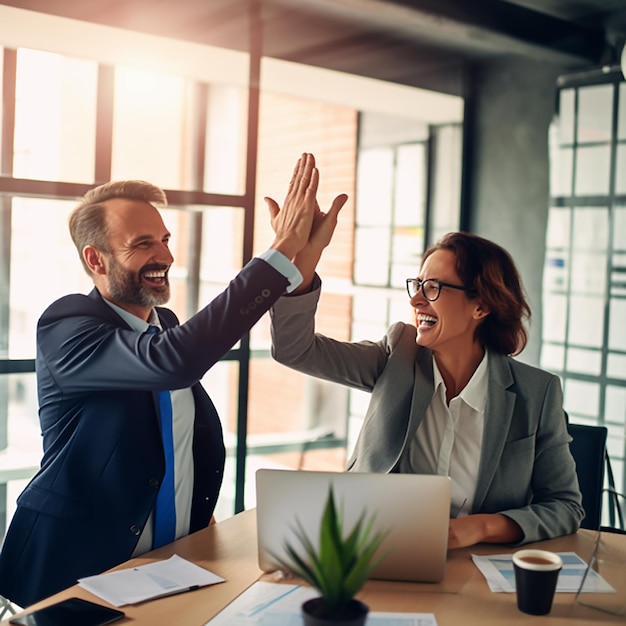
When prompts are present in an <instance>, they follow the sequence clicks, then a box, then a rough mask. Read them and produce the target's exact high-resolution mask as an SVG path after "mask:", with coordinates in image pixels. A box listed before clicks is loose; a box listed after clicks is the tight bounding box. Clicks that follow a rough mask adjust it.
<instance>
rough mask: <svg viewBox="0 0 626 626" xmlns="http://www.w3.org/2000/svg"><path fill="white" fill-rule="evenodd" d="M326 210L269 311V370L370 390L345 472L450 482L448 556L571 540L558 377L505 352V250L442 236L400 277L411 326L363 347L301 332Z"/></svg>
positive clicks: (577, 504)
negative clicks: (272, 365) (286, 290)
mask: <svg viewBox="0 0 626 626" xmlns="http://www.w3.org/2000/svg"><path fill="white" fill-rule="evenodd" d="M268 202H269V204H270V210H272V202H273V201H272V200H268ZM340 204H342V203H340V202H338V203H336V208H335V209H331V211H329V213H328V214H324V213H321V212H319V213H318V217H317V220H316V229H315V230H314V231H313V234H312V235H311V239H310V242H309V243H310V245H309V247H308V248H307V249H305V250H304V251H303V252H301V253H300V254H299V255H298V256H297V257H296V258H295V259H294V262H295V263H296V265H297V266H298V268H299V269H300V271H301V273H302V274H303V276H304V282H303V283H302V285H301V286H300V288H299V289H297V290H296V291H294V292H293V295H290V296H283V297H282V298H280V299H279V300H278V301H277V302H276V303H275V304H274V306H273V308H272V309H271V310H270V315H271V318H272V327H271V331H272V341H273V348H272V350H273V356H274V358H275V359H276V360H277V361H278V362H280V363H282V364H284V365H287V366H288V367H291V368H294V369H296V370H298V371H301V372H304V373H306V374H309V375H311V376H316V377H319V378H323V379H326V380H330V381H333V382H336V383H341V384H344V385H348V386H350V387H353V388H355V389H361V390H365V391H369V392H371V394H372V395H371V401H370V404H369V407H368V410H367V413H366V416H365V420H364V423H363V426H362V429H361V432H360V434H359V437H358V440H357V443H356V446H355V449H354V451H353V453H352V456H351V458H350V459H349V462H348V466H347V469H348V470H349V471H358V472H410V473H421V474H443V475H447V476H450V478H451V479H452V503H451V519H450V527H449V547H450V548H458V547H464V546H469V545H473V544H475V543H479V542H492V543H509V544H522V543H527V542H531V541H537V540H540V539H548V538H551V537H556V536H559V535H564V534H568V533H573V532H575V531H576V530H577V529H578V527H579V525H580V522H581V520H582V518H583V517H584V511H583V508H582V504H581V502H582V498H581V495H580V491H579V488H578V480H577V477H576V469H575V464H574V460H573V458H572V456H571V454H570V451H569V440H570V438H569V436H568V434H567V428H566V418H565V414H564V411H563V407H562V392H561V385H560V381H559V379H558V377H557V376H554V375H552V374H550V373H548V372H545V371H543V370H540V369H538V368H535V367H531V366H529V365H526V364H523V363H521V362H519V361H517V360H515V359H514V358H512V357H511V355H516V354H518V353H519V352H520V351H521V350H522V349H523V348H524V346H525V344H526V341H527V334H526V330H525V328H524V321H525V320H526V319H527V318H528V317H529V316H530V308H529V306H528V304H527V302H526V299H525V297H524V293H523V288H522V285H521V281H520V278H519V274H518V271H517V269H516V267H515V265H514V263H513V261H512V259H511V257H510V255H509V254H508V253H507V252H506V251H505V250H503V249H502V248H501V247H500V246H498V245H496V244H494V243H493V242H490V241H488V240H486V239H483V238H481V237H477V236H475V235H470V234H467V233H450V234H448V235H446V236H445V237H443V238H442V239H441V240H440V241H439V242H438V243H436V244H435V245H433V246H432V247H430V248H429V249H428V250H427V251H426V252H425V253H424V256H423V259H422V264H421V268H420V270H419V274H418V277H417V278H409V279H407V290H408V293H409V297H410V304H411V306H412V307H413V309H414V315H415V324H414V325H413V324H405V323H402V322H397V323H395V324H393V325H392V326H391V327H390V328H389V329H388V331H387V333H386V334H385V335H384V337H382V338H381V339H380V340H378V341H375V342H374V341H359V342H344V341H336V340H334V339H331V338H329V337H325V336H323V335H320V334H318V333H316V332H315V310H316V307H317V302H318V300H319V297H320V290H321V280H320V278H319V277H318V276H317V274H315V267H316V265H317V262H318V260H319V258H320V256H321V253H322V250H323V248H324V247H325V246H326V245H328V243H329V242H330V239H331V237H332V233H333V231H334V228H335V225H336V222H337V214H338V210H339V208H338V207H339V205H340Z"/></svg>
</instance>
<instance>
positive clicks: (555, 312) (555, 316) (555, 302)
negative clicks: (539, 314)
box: [542, 294, 567, 342]
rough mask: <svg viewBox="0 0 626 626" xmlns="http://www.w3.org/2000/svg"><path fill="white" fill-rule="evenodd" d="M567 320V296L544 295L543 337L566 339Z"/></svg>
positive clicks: (549, 339) (557, 339)
mask: <svg viewBox="0 0 626 626" xmlns="http://www.w3.org/2000/svg"><path fill="white" fill-rule="evenodd" d="M566 322H567V296H566V295H564V294H563V295H556V294H544V296H543V324H542V327H543V339H544V341H558V342H562V341H565V328H566Z"/></svg>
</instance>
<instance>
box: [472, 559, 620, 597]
mask: <svg viewBox="0 0 626 626" xmlns="http://www.w3.org/2000/svg"><path fill="white" fill-rule="evenodd" d="M557 554H558V555H559V556H560V557H561V559H563V569H562V570H561V571H560V572H559V579H558V581H557V584H556V593H576V592H577V591H578V588H579V587H580V583H581V582H582V579H583V576H584V575H585V571H586V570H587V563H585V561H583V560H582V559H581V558H580V557H579V556H578V555H577V554H576V553H575V552H557ZM472 560H473V561H474V563H475V564H476V567H478V569H479V570H480V571H481V572H482V574H483V576H484V577H485V578H486V580H487V584H488V585H489V589H491V591H495V592H498V591H503V592H506V593H513V592H514V591H515V573H514V571H513V558H512V555H511V554H492V555H490V556H478V555H476V554H472ZM587 585H589V590H590V591H594V592H599V593H600V592H602V593H607V592H608V593H610V592H614V591H615V589H613V587H611V585H609V583H607V582H606V580H604V579H603V578H602V576H600V575H599V574H598V573H597V572H594V571H593V570H592V571H590V572H589V574H588V575H587V581H586V583H585V590H587Z"/></svg>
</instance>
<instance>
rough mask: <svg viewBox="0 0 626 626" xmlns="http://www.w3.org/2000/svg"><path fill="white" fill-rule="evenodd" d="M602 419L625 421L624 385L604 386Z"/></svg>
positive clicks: (625, 398)
mask: <svg viewBox="0 0 626 626" xmlns="http://www.w3.org/2000/svg"><path fill="white" fill-rule="evenodd" d="M604 419H605V420H607V421H611V422H614V423H616V424H624V422H626V387H616V386H615V385H607V386H606V393H605V404H604ZM622 435H623V431H622Z"/></svg>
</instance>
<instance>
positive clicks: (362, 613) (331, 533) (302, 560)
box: [276, 485, 386, 626]
mask: <svg viewBox="0 0 626 626" xmlns="http://www.w3.org/2000/svg"><path fill="white" fill-rule="evenodd" d="M373 522H374V518H373V517H371V518H369V520H366V518H365V511H364V512H363V513H362V514H361V516H360V517H359V519H358V520H357V522H356V524H355V525H354V527H353V528H352V530H351V531H350V532H349V533H348V534H347V536H344V528H343V526H344V524H343V519H342V516H341V515H340V513H339V512H338V510H337V507H336V505H335V498H334V493H333V488H332V485H331V486H330V488H329V491H328V499H327V501H326V506H325V507H324V512H323V515H322V521H321V525H320V535H319V548H318V549H317V550H316V549H315V547H314V545H313V542H312V541H311V540H310V538H309V537H307V535H306V532H305V531H304V529H303V527H302V524H301V523H300V520H296V527H295V528H294V531H295V533H296V536H297V538H298V540H299V541H300V543H301V544H302V545H301V547H302V552H301V553H299V552H298V551H297V550H296V549H295V548H294V547H293V546H292V545H291V544H289V543H288V542H287V543H285V550H286V552H287V554H288V556H289V559H287V560H284V559H281V558H279V557H276V558H277V560H278V561H279V562H280V564H281V566H282V567H284V568H285V569H287V570H289V571H291V572H292V573H293V574H295V575H296V576H298V577H300V578H302V579H303V580H304V581H306V582H307V583H309V584H310V585H311V586H313V587H315V588H316V589H317V590H318V591H319V592H320V594H321V595H320V596H319V597H316V598H312V599H311V600H307V601H306V602H304V603H303V605H302V614H303V619H304V626H332V625H335V624H336V625H340V626H362V625H363V624H365V621H366V619H367V613H368V610H369V609H368V607H367V605H365V604H364V603H363V602H361V601H360V600H357V599H356V598H355V597H354V596H355V595H356V594H357V593H358V591H359V590H360V589H361V587H362V586H363V585H364V583H365V581H366V580H367V579H368V578H369V576H370V574H371V573H372V571H373V570H374V568H375V567H376V566H377V565H378V564H379V563H380V561H381V560H382V559H383V558H385V556H386V554H382V555H376V552H377V551H378V549H379V548H380V546H381V544H382V542H383V540H384V538H385V536H386V533H383V532H376V533H374V532H373ZM375 555H376V556H375Z"/></svg>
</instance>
